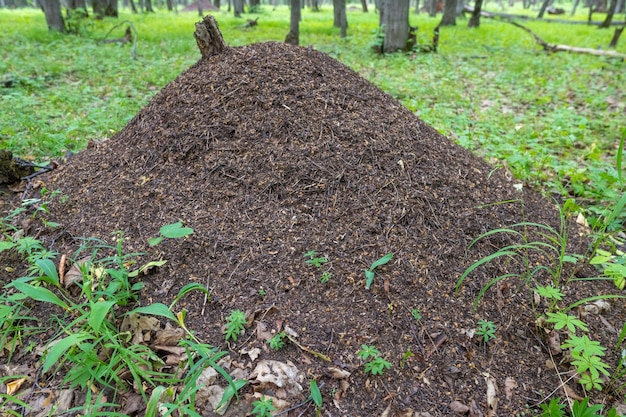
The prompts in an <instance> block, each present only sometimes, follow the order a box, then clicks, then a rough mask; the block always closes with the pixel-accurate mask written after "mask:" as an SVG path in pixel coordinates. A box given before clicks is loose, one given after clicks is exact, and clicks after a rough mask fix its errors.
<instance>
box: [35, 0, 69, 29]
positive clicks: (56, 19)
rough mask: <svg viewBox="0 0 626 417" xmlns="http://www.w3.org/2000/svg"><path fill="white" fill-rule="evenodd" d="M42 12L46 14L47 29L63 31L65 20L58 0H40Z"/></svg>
mask: <svg viewBox="0 0 626 417" xmlns="http://www.w3.org/2000/svg"><path fill="white" fill-rule="evenodd" d="M40 3H41V6H42V7H43V12H44V14H45V15H46V23H47V24H48V29H50V30H56V31H58V32H65V22H64V21H63V15H62V14H61V1H60V0H40Z"/></svg>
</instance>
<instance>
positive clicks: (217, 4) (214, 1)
mask: <svg viewBox="0 0 626 417" xmlns="http://www.w3.org/2000/svg"><path fill="white" fill-rule="evenodd" d="M213 6H215V7H217V9H218V10H219V8H220V6H221V4H220V0H213Z"/></svg>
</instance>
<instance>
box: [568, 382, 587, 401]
mask: <svg viewBox="0 0 626 417" xmlns="http://www.w3.org/2000/svg"><path fill="white" fill-rule="evenodd" d="M563 392H565V396H566V397H569V398H571V399H572V400H577V401H582V400H583V399H584V398H583V397H581V396H580V395H578V394H577V393H576V391H574V390H573V389H572V388H571V387H570V386H569V385H567V384H563Z"/></svg>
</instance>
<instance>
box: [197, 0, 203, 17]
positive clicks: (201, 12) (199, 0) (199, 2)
mask: <svg viewBox="0 0 626 417" xmlns="http://www.w3.org/2000/svg"><path fill="white" fill-rule="evenodd" d="M203 14H204V10H202V0H198V16H200V17H202V15H203Z"/></svg>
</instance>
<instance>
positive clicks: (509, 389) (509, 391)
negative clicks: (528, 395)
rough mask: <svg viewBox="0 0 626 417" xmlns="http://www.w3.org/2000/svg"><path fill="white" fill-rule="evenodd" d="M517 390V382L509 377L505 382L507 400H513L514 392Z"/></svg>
mask: <svg viewBox="0 0 626 417" xmlns="http://www.w3.org/2000/svg"><path fill="white" fill-rule="evenodd" d="M515 388H517V382H515V379H513V378H512V377H510V376H507V377H506V379H505V380H504V396H505V397H506V399H507V400H509V401H510V400H511V398H512V397H513V390H514V389H515Z"/></svg>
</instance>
